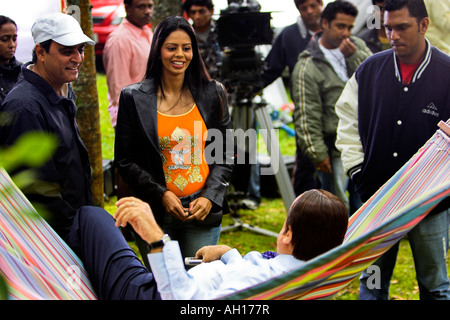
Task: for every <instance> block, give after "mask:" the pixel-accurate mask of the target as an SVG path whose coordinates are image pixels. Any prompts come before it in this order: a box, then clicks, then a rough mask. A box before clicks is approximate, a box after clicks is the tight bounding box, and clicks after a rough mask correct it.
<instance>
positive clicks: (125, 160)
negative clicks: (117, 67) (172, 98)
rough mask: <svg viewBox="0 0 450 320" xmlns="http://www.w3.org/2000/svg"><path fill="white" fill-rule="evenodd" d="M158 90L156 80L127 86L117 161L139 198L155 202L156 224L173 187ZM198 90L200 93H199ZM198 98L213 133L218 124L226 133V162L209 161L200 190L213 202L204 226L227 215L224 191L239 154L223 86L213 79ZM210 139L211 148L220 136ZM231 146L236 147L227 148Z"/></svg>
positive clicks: (119, 124) (121, 103) (119, 122)
mask: <svg viewBox="0 0 450 320" xmlns="http://www.w3.org/2000/svg"><path fill="white" fill-rule="evenodd" d="M193 90H196V89H195V88H193ZM156 92H157V90H156V88H155V85H154V82H153V81H152V80H143V81H142V82H139V83H137V84H133V85H130V86H128V87H126V88H124V89H123V90H122V92H121V95H120V100H119V112H118V115H117V125H116V136H115V146H114V148H115V150H114V153H115V159H114V163H115V166H116V167H117V168H118V171H119V174H120V176H121V177H122V179H123V181H124V182H125V184H126V185H127V187H128V188H129V189H130V190H131V192H132V193H133V194H134V195H135V196H137V197H138V198H140V199H142V200H143V201H146V202H147V203H149V204H150V206H151V208H152V211H153V213H154V215H155V218H156V220H157V222H158V223H160V224H161V223H162V221H163V217H164V214H165V209H164V208H163V206H162V202H161V198H162V195H163V193H164V192H165V191H166V190H168V189H167V188H166V182H165V179H164V172H163V164H162V160H161V150H160V147H159V139H158V128H157V106H156ZM193 93H194V96H195V92H193ZM220 100H222V103H221V101H220ZM195 102H196V104H197V106H198V109H199V111H200V114H201V115H202V117H203V120H204V121H205V124H206V127H207V129H208V133H209V132H210V131H209V130H210V129H212V128H215V129H219V130H220V132H221V133H222V136H223V137H224V139H223V140H222V145H223V152H222V153H223V157H222V159H223V163H222V164H220V163H213V164H209V167H210V174H209V176H208V178H207V180H206V184H205V187H204V188H203V191H202V194H201V196H202V197H205V198H208V199H209V200H211V202H212V203H213V208H212V209H211V212H210V214H209V216H208V217H207V218H206V219H205V224H210V225H217V224H218V223H220V221H221V218H222V213H228V212H229V207H228V202H227V200H226V197H225V195H226V192H227V189H228V185H229V181H230V177H231V172H232V168H233V158H234V149H233V148H232V145H233V135H232V134H231V135H230V134H226V132H227V131H228V132H229V133H231V130H229V129H230V128H231V121H230V116H229V112H228V105H227V98H226V95H225V91H224V89H223V86H221V85H220V84H219V83H218V82H216V81H214V80H212V81H211V82H210V83H209V84H208V85H207V86H206V88H205V89H204V90H203V93H202V94H201V96H200V98H199V99H198V100H197V101H195ZM221 105H223V109H222V108H221V107H220V106H221ZM230 139H231V141H230ZM208 140H209V138H208ZM208 140H207V142H206V147H207V146H208V145H209V144H210V143H215V144H217V141H216V140H213V141H208ZM227 140H228V142H227ZM227 145H228V147H229V148H230V146H231V149H228V150H227V148H226V146H227ZM206 147H205V148H206ZM228 151H229V152H228ZM214 213H216V216H214Z"/></svg>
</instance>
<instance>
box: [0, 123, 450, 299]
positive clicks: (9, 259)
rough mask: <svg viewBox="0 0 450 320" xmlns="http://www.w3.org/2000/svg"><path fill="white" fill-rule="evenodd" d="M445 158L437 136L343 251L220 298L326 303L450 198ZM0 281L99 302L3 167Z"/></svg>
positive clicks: (18, 292)
mask: <svg viewBox="0 0 450 320" xmlns="http://www.w3.org/2000/svg"><path fill="white" fill-rule="evenodd" d="M448 124H449V125H450V121H449V122H448ZM449 155H450V138H449V137H448V136H447V135H446V134H444V133H443V132H441V131H440V130H438V132H437V133H436V134H435V135H434V136H433V137H432V138H431V139H430V140H429V141H428V142H427V143H426V144H425V145H424V146H423V147H422V148H421V149H420V150H419V152H418V153H417V154H416V155H415V156H414V157H413V158H412V159H411V160H410V161H409V162H408V163H407V164H406V165H405V166H404V167H403V168H402V169H401V170H399V172H398V173H397V174H396V175H394V177H392V178H391V179H390V180H389V181H388V182H387V183H386V185H385V186H383V187H382V188H381V189H380V190H379V191H378V192H377V193H376V194H375V195H374V196H373V197H372V198H371V199H370V200H369V201H368V202H366V203H365V204H364V206H363V207H362V208H361V209H360V210H359V211H358V212H357V213H355V214H354V215H353V216H352V217H351V219H350V222H349V228H348V231H347V235H346V238H345V241H344V244H343V245H341V246H339V247H337V248H335V249H333V250H331V251H329V252H327V253H325V254H323V255H321V256H319V257H317V258H315V259H313V260H310V261H308V263H306V264H305V265H303V266H302V267H300V268H298V269H295V270H292V271H290V272H288V273H286V274H284V275H282V276H280V277H277V278H274V279H271V280H269V281H267V282H264V283H262V284H259V285H257V286H254V287H251V288H249V289H246V290H243V291H241V292H238V293H235V294H233V295H229V296H226V297H223V299H327V298H331V297H332V296H333V295H335V294H336V293H338V292H339V291H340V290H341V289H342V288H344V287H345V286H346V285H348V284H349V283H350V282H351V281H353V279H355V278H356V277H357V276H358V275H359V274H360V273H361V272H362V271H363V270H364V269H366V268H367V267H368V266H369V265H371V264H372V263H373V262H374V261H375V260H376V259H377V258H378V257H379V256H380V255H381V254H383V253H384V252H386V251H387V250H388V249H389V248H390V247H391V246H392V245H393V244H395V243H396V242H397V241H399V240H400V239H401V238H402V237H403V236H404V235H405V234H406V233H407V232H408V231H409V230H410V229H411V228H413V227H414V226H415V225H416V224H417V223H419V222H420V221H421V220H422V219H423V218H424V217H425V216H426V214H427V213H428V212H429V211H430V210H431V209H432V208H434V207H435V206H436V205H437V204H438V203H439V202H440V201H441V200H443V199H444V198H446V197H448V196H450V156H449ZM73 271H77V272H78V273H77V272H75V274H76V275H77V277H71V276H70V275H72V274H74V272H73ZM0 275H2V276H3V277H5V278H6V281H7V283H8V286H9V288H8V290H9V294H10V298H11V299H96V297H95V294H94V293H93V290H92V288H91V286H90V284H89V281H88V279H87V276H86V273H85V271H84V269H83V267H82V264H81V262H80V261H79V260H78V258H77V257H76V256H75V254H74V253H73V252H72V251H71V250H70V249H69V248H68V247H67V246H66V245H65V243H64V242H63V241H62V240H61V239H60V238H59V237H58V236H57V235H56V233H55V232H54V231H53V230H52V229H51V228H50V227H49V226H48V225H47V224H46V223H45V222H44V221H43V219H42V218H40V217H39V216H37V214H36V212H35V210H34V209H33V207H32V206H31V205H30V203H29V202H28V201H27V199H26V198H25V197H24V195H23V194H22V193H21V192H20V191H19V190H18V189H17V187H16V186H15V185H14V184H13V183H12V181H11V180H10V178H9V176H8V175H7V173H6V172H5V171H4V170H2V169H0Z"/></svg>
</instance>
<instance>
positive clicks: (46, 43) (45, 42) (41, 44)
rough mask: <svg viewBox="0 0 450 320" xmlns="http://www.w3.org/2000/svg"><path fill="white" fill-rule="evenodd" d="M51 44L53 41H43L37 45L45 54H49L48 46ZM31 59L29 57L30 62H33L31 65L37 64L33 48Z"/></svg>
mask: <svg viewBox="0 0 450 320" xmlns="http://www.w3.org/2000/svg"><path fill="white" fill-rule="evenodd" d="M52 42H53V40H51V39H50V40H46V41H44V42H41V43H39V44H40V46H41V47H42V48H44V50H45V52H47V53H48V52H49V51H50V46H51V44H52ZM31 54H32V57H31V62H33V63H36V62H37V55H36V50H35V48H33V51H32V53H31Z"/></svg>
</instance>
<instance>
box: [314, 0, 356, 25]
mask: <svg viewBox="0 0 450 320" xmlns="http://www.w3.org/2000/svg"><path fill="white" fill-rule="evenodd" d="M338 13H343V14H347V15H349V16H352V17H355V18H356V16H357V15H358V9H357V8H356V6H355V5H354V4H353V3H351V2H348V1H343V0H336V1H334V2H330V3H329V4H328V5H327V6H326V7H325V9H323V11H322V15H321V17H320V18H321V20H322V19H325V20H327V21H328V22H331V21H333V20H334V19H336V15H337V14H338Z"/></svg>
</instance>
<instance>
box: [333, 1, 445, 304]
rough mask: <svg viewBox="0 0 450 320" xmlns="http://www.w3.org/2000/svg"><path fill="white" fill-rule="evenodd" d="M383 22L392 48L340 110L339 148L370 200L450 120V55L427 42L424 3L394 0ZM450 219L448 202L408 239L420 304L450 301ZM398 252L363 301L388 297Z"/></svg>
mask: <svg viewBox="0 0 450 320" xmlns="http://www.w3.org/2000/svg"><path fill="white" fill-rule="evenodd" d="M384 18H385V21H384V24H385V29H386V34H387V36H388V38H389V41H390V43H391V46H392V49H390V50H387V51H383V52H380V53H377V54H375V55H373V56H372V57H370V58H368V59H367V60H365V62H363V63H362V64H361V66H360V67H359V68H358V69H357V71H356V72H355V74H354V76H353V77H352V78H351V79H350V80H349V82H348V83H347V85H346V87H345V89H344V91H343V93H342V95H341V97H340V98H339V100H338V102H337V104H336V113H337V115H338V117H339V125H338V138H337V142H336V146H337V148H338V149H339V150H340V151H341V153H342V161H343V165H344V170H345V171H346V172H347V174H348V175H349V176H350V177H351V178H352V180H353V182H354V183H355V185H356V190H357V192H358V193H359V195H360V196H361V199H362V200H363V201H366V200H368V199H369V198H370V197H371V196H372V195H373V194H374V193H375V192H376V191H377V190H378V189H379V188H380V187H381V186H382V185H383V184H384V183H385V182H386V181H387V180H388V179H389V178H391V177H392V176H393V175H394V174H395V173H396V172H397V171H398V170H399V169H400V168H401V167H402V166H403V165H404V164H405V163H406V162H407V161H408V160H409V159H410V158H411V157H412V156H413V155H414V154H415V153H416V152H417V151H418V150H419V148H420V147H421V146H422V145H423V144H424V143H425V142H426V141H427V140H428V139H429V138H430V137H431V136H432V135H433V134H434V133H435V132H436V130H437V124H438V123H439V121H440V120H445V121H446V120H447V119H449V118H450V91H449V90H448V86H449V83H450V57H449V56H448V55H446V54H444V53H442V52H441V51H439V50H438V49H436V48H435V47H433V46H431V45H430V43H429V41H428V40H427V39H426V38H425V33H426V31H427V28H428V25H429V20H428V15H427V11H426V7H425V5H424V3H423V0H387V1H386V3H385V15H384ZM448 219H449V212H448V199H447V201H444V202H443V203H441V205H440V206H439V207H438V208H435V209H434V211H433V212H432V213H430V214H429V215H428V216H427V217H426V218H425V219H424V220H423V221H422V222H421V223H419V225H418V226H417V227H416V228H414V229H413V230H412V231H410V232H409V234H408V239H409V242H410V244H411V248H412V252H413V255H414V261H415V268H416V274H417V279H418V282H419V289H420V298H421V299H448V298H449V297H450V294H449V280H448V275H447V269H446V260H445V256H446V252H447V250H448V231H449V230H448V227H449V221H448ZM397 252H398V244H397V245H395V246H394V247H393V248H391V249H390V250H389V251H388V252H387V253H386V254H384V255H383V256H382V257H381V258H380V259H378V260H377V261H376V262H375V263H374V264H375V265H377V266H378V267H379V269H378V268H377V270H380V276H381V279H380V280H381V282H380V283H381V286H380V287H379V288H372V287H373V286H367V279H368V278H369V277H370V276H371V274H369V273H367V272H364V273H363V275H362V277H361V283H360V295H359V297H360V299H388V297H389V282H390V278H391V276H392V271H393V269H394V266H395V261H396V257H397ZM372 270H374V269H372ZM369 287H370V288H369ZM375 287H376V286H375Z"/></svg>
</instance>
